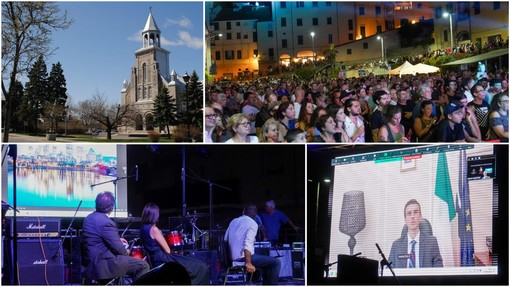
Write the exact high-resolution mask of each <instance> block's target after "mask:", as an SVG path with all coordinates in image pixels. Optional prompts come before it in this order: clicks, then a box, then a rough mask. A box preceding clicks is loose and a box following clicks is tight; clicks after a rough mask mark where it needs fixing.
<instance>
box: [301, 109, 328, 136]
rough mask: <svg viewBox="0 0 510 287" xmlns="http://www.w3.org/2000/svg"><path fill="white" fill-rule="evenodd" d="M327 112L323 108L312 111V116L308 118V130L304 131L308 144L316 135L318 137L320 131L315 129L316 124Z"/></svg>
mask: <svg viewBox="0 0 510 287" xmlns="http://www.w3.org/2000/svg"><path fill="white" fill-rule="evenodd" d="M327 114H328V111H327V110H326V109H325V108H321V107H317V108H315V109H314V110H313V113H312V116H311V117H310V128H309V129H307V130H306V132H307V138H306V140H307V141H308V142H311V141H313V138H314V137H315V136H316V135H320V133H321V131H320V130H319V129H318V128H317V122H318V121H319V118H320V117H321V116H323V115H327Z"/></svg>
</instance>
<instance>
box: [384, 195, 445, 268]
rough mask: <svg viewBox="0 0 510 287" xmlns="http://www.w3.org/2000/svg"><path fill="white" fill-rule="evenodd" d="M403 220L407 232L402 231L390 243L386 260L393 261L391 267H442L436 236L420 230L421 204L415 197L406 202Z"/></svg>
mask: <svg viewBox="0 0 510 287" xmlns="http://www.w3.org/2000/svg"><path fill="white" fill-rule="evenodd" d="M404 222H405V227H406V229H407V232H403V234H402V236H401V237H400V238H399V239H397V240H395V241H393V244H392V245H391V251H390V257H389V259H388V260H389V261H390V262H392V263H393V268H426V267H443V257H441V252H440V250H439V245H438V244H437V239H436V237H435V236H433V235H432V234H429V232H427V230H421V229H422V227H421V226H422V225H421V224H420V223H422V214H421V206H420V203H419V202H418V201H417V200H416V199H411V200H409V201H408V202H407V203H406V205H405V207H404ZM422 224H423V223H422ZM423 228H424V229H425V227H423ZM403 255H405V256H403Z"/></svg>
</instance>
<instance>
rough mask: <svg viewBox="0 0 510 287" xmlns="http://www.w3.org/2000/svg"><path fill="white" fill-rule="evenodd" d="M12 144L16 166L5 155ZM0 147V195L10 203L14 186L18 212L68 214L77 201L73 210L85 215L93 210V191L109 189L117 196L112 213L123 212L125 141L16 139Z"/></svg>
mask: <svg viewBox="0 0 510 287" xmlns="http://www.w3.org/2000/svg"><path fill="white" fill-rule="evenodd" d="M14 148H16V149H17V156H16V167H14V164H13V163H14V158H13V156H9V155H8V154H11V155H13V153H12V149H14ZM2 152H3V155H2V156H3V157H2V200H3V201H4V202H6V203H8V204H9V205H14V193H15V192H16V207H17V209H18V210H19V212H18V213H17V216H30V217H33V216H41V217H72V216H73V215H74V213H75V211H76V209H77V208H78V205H79V204H80V201H81V202H82V204H81V206H80V209H79V211H78V212H77V214H76V216H77V217H85V216H87V215H88V214H90V212H92V211H93V210H95V198H96V195H97V194H98V193H101V192H103V191H110V192H112V193H114V194H116V199H117V202H116V209H114V211H113V212H112V215H111V216H115V217H127V215H128V211H127V185H126V182H125V180H124V179H123V178H125V177H126V172H129V171H128V170H127V168H126V147H125V146H124V145H111V144H106V145H104V144H17V145H4V146H3V148H2ZM14 169H16V189H14V186H15V185H14V177H13V174H14ZM117 179H120V180H117ZM6 215H7V216H12V215H13V210H12V209H10V210H9V211H8V212H7V214H6Z"/></svg>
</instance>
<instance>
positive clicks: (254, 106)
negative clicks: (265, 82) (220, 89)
mask: <svg viewBox="0 0 510 287" xmlns="http://www.w3.org/2000/svg"><path fill="white" fill-rule="evenodd" d="M244 100H245V101H246V105H244V106H243V109H242V113H243V114H244V115H246V117H247V118H248V121H249V124H250V132H249V133H250V135H255V133H256V131H257V130H256V128H255V119H256V116H257V114H258V113H259V111H260V108H261V107H262V106H263V105H262V102H261V101H260V100H259V99H258V96H257V93H256V92H253V91H250V90H248V91H247V92H246V93H244Z"/></svg>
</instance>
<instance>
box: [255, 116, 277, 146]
mask: <svg viewBox="0 0 510 287" xmlns="http://www.w3.org/2000/svg"><path fill="white" fill-rule="evenodd" d="M279 126H280V123H279V122H277V121H275V120H274V119H269V120H267V121H266V122H265V123H264V125H263V126H262V129H261V131H260V136H259V142H261V143H279V142H282V141H283V138H282V137H280V130H279Z"/></svg>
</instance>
